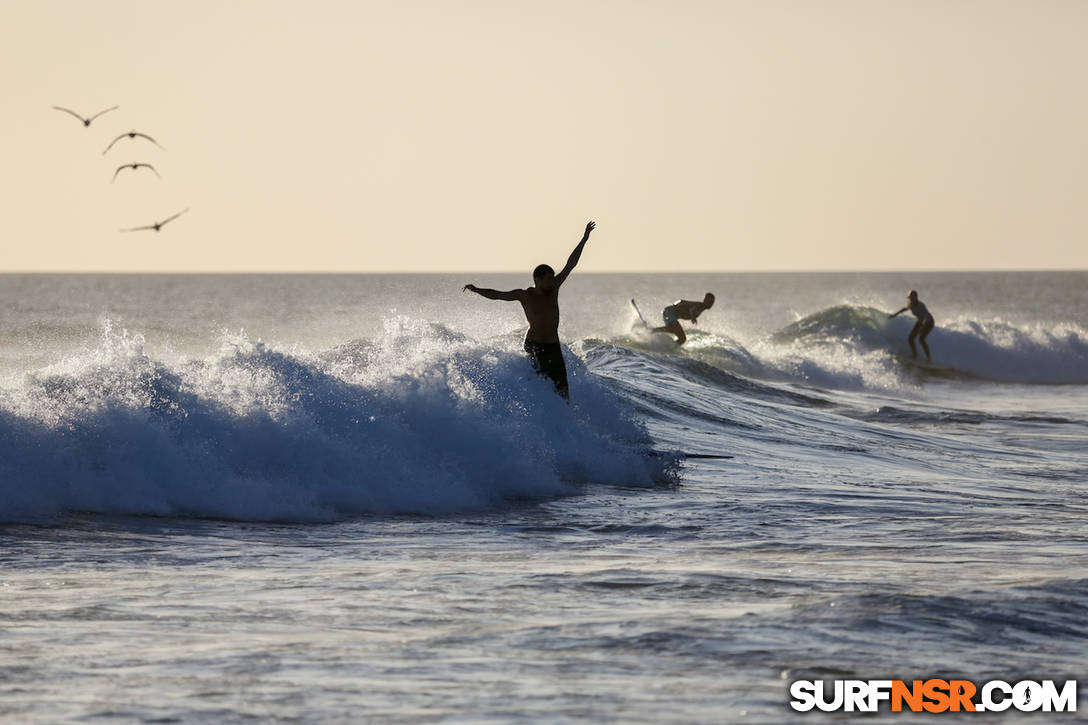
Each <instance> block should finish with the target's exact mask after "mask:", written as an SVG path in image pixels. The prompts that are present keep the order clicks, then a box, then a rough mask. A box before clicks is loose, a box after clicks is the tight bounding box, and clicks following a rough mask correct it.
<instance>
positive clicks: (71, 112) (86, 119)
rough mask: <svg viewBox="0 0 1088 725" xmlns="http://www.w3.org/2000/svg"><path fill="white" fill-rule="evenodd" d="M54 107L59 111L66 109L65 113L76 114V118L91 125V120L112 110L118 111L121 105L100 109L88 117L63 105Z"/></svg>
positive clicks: (84, 123) (86, 124) (85, 124)
mask: <svg viewBox="0 0 1088 725" xmlns="http://www.w3.org/2000/svg"><path fill="white" fill-rule="evenodd" d="M53 108H55V109H57V110H58V111H64V112H65V113H70V114H72V115H73V116H75V117H76V118H78V119H79V120H80V121H82V122H83V125H84V126H90V125H91V121H93V120H95V119H96V118H98V117H99V116H101V115H102V114H103V113H109V112H110V111H116V110H117V109H118V108H120V106H111V107H110V108H107V109H106V110H105V111H99V112H98V113H96V114H94V115H93V116H90V117H88V118H84V117H83V116H81V115H79V114H78V113H76V112H75V111H73V110H72V109H70V108H65V107H63V106H53Z"/></svg>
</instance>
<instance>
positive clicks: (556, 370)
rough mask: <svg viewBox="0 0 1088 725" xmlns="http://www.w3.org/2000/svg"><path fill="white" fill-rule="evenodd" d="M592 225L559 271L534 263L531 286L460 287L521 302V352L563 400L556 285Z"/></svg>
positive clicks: (491, 297) (566, 395)
mask: <svg viewBox="0 0 1088 725" xmlns="http://www.w3.org/2000/svg"><path fill="white" fill-rule="evenodd" d="M596 226H597V223H596V222H589V223H588V224H586V232H585V234H584V235H583V236H582V241H580V242H578V246H576V247H575V248H574V251H573V252H571V253H570V257H569V258H568V259H567V265H566V266H565V267H563V270H562V271H561V272H560V273H559V274H556V273H555V270H554V269H552V268H551V267H549V266H548V265H546V264H541V265H538V266H537V268H536V269H534V270H533V286H532V287H529V288H528V289H513V290H510V291H509V292H500V291H498V290H493V289H483V288H480V287H477V286H476V285H473V284H466V285H465V287H464V289H466V290H469V291H470V292H475V293H476V294H478V295H480V296H481V297H486V298H487V299H489V300H505V301H509V302H515V301H516V302H520V303H521V309H522V310H523V311H524V312H525V319H526V320H528V322H529V330H528V332H526V333H525V352H526V354H527V355H528V356H529V360H530V362H532V364H533V368H534V369H535V370H536V371H537V372H538V373H539V374H541V375H545V376H547V377H548V378H550V379H551V381H552V383H553V384H554V385H555V392H557V393H559V395H561V396H562V397H563V398H564V399H569V397H570V393H569V391H568V387H567V365H566V363H565V362H563V347H562V346H561V345H560V344H559V288H560V287H561V286H562V284H563V283H564V282H566V281H567V277H568V276H569V275H570V273H571V271H572V270H573V269H574V266H575V265H576V264H578V260H579V259H580V258H581V256H582V249H583V248H584V247H585V246H586V242H587V241H589V234H590V232H592V231H593V230H594V229H595V228H596ZM462 291H464V290H462Z"/></svg>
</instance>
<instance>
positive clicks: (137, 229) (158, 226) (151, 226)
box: [121, 209, 189, 232]
mask: <svg viewBox="0 0 1088 725" xmlns="http://www.w3.org/2000/svg"><path fill="white" fill-rule="evenodd" d="M187 211H189V210H188V209H182V210H181V211H179V212H178V213H177V214H175V215H174V216H172V217H169V218H167V219H163V220H162V221H161V222H155V223H154V224H148V225H147V226H146V227H132V228H131V229H122V230H121V231H123V232H140V231H143V230H145V229H154V230H155V231H156V232H157V231H159V230H160V229H162V226H163V224H166V223H168V222H172V221H174V220H175V219H177V218H178V217H179V216H181V215H182V214H184V213H185V212H187Z"/></svg>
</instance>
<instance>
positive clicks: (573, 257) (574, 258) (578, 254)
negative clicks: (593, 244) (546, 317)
mask: <svg viewBox="0 0 1088 725" xmlns="http://www.w3.org/2000/svg"><path fill="white" fill-rule="evenodd" d="M596 228H597V222H590V223H588V224H586V233H585V234H583V235H582V241H580V242H578V246H577V247H575V248H574V251H573V252H571V253H570V257H568V258H567V266H565V267H563V269H562V270H561V271H560V272H559V274H557V275H555V286H556V287H558V286H559V285H561V284H563V282H564V281H566V279H567V276H568V275H569V274H570V273H571V272H573V271H574V267H575V265H577V264H578V260H579V259H581V258H582V250H583V249H584V248H585V246H586V242H588V241H589V233H590V232H592V231H593V230H594V229H596Z"/></svg>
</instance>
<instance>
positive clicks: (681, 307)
mask: <svg viewBox="0 0 1088 725" xmlns="http://www.w3.org/2000/svg"><path fill="white" fill-rule="evenodd" d="M713 306H714V295H713V294H711V293H710V292H707V293H706V294H705V295H703V301H702V302H692V301H691V300H677V301H676V302H673V303H672V304H671V305H669V306H668V307H666V308H665V309H663V310H661V317H662V319H664V320H665V324H664V325H663V326H662V327H655V328H654V329H653V332H671V333H672V334H674V335H676V344H677V345H683V344H684V341H685V340H687V339H688V336H687V335H686V334H684V328H683V327H681V326H680V322H679V320H691V324H693V325H694V324H695V322H696V321H697V320H698V319H699V315H701V314H703V313H704V312H706V311H707V310H709V309H710V308H711V307H713Z"/></svg>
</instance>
